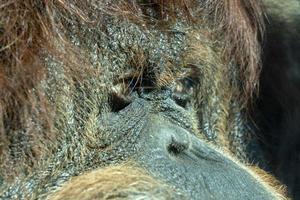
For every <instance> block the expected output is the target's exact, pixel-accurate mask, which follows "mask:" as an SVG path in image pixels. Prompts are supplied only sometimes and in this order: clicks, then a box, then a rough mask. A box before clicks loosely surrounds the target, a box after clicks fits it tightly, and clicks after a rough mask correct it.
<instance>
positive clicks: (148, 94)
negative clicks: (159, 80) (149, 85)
mask: <svg viewBox="0 0 300 200" xmlns="http://www.w3.org/2000/svg"><path fill="white" fill-rule="evenodd" d="M139 97H140V98H143V99H145V100H148V101H159V100H165V99H167V98H169V97H171V89H170V88H167V87H164V88H155V89H152V90H146V89H144V88H142V89H141V90H139Z"/></svg>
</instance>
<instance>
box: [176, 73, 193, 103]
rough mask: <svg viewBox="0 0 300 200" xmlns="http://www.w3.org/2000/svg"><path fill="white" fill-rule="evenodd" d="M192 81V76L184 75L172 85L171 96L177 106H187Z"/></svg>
mask: <svg viewBox="0 0 300 200" xmlns="http://www.w3.org/2000/svg"><path fill="white" fill-rule="evenodd" d="M194 83H195V82H194V80H193V78H191V77H185V78H183V79H181V80H179V81H178V82H177V83H176V85H175V86H174V87H173V92H172V98H173V100H174V101H175V102H176V103H177V104H178V105H179V106H181V107H183V108H186V107H187V105H188V103H189V102H190V100H191V98H192V94H193V87H194Z"/></svg>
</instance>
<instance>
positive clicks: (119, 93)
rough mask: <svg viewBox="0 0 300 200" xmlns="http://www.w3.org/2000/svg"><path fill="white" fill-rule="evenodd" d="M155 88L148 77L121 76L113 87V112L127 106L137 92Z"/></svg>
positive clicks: (145, 91)
mask: <svg viewBox="0 0 300 200" xmlns="http://www.w3.org/2000/svg"><path fill="white" fill-rule="evenodd" d="M153 89H154V84H153V82H152V81H151V80H150V79H149V78H147V77H143V76H140V75H138V76H135V75H131V76H127V77H122V78H120V79H119V80H117V81H116V82H115V83H114V86H113V87H112V88H111V95H110V99H109V103H110V107H111V110H112V112H118V111H120V110H122V109H124V108H126V107H127V106H128V105H129V104H130V103H131V102H132V101H133V98H135V97H136V96H135V95H137V93H141V92H142V93H147V92H148V91H151V90H153Z"/></svg>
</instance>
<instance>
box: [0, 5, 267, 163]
mask: <svg viewBox="0 0 300 200" xmlns="http://www.w3.org/2000/svg"><path fill="white" fill-rule="evenodd" d="M196 4H197V5H196ZM145 6H146V7H147V6H148V7H151V8H154V9H155V10H156V15H154V16H149V15H147V13H145ZM93 9H94V8H93V3H92V1H81V0H75V1H71V0H57V1H55V0H44V1H40V0H12V1H8V0H7V1H3V3H2V4H1V5H0V140H1V145H0V155H1V160H0V166H1V167H2V165H3V163H5V162H3V160H2V159H3V157H2V155H5V154H7V153H9V151H10V149H9V148H11V147H9V145H10V144H11V143H14V144H20V145H21V144H22V143H21V142H22V140H28V141H30V142H34V143H35V145H32V149H30V150H29V151H27V152H26V153H25V154H26V156H27V157H30V158H37V157H39V156H41V154H43V151H45V150H44V149H43V146H45V145H46V144H47V142H45V141H52V140H53V141H55V140H57V139H56V138H57V137H56V135H55V131H52V129H53V120H52V118H53V108H52V107H51V103H50V102H48V100H47V97H46V96H45V94H44V93H43V91H42V90H43V89H42V87H41V84H42V81H43V80H45V79H47V76H48V74H47V70H46V62H45V57H46V56H45V55H47V56H49V57H54V58H55V59H56V60H58V61H60V62H61V63H63V65H64V67H65V70H66V71H67V72H68V73H66V74H67V75H68V76H70V78H69V79H68V80H70V81H72V80H73V81H74V80H81V81H84V77H85V76H88V75H87V74H88V73H101V72H98V71H93V68H92V67H88V66H90V64H89V61H87V59H86V58H85V56H84V55H85V52H83V50H81V49H79V48H78V47H75V46H74V45H73V44H72V43H71V41H69V39H68V37H67V36H66V34H65V32H66V30H67V27H65V24H64V23H63V22H62V21H61V19H66V18H67V16H70V15H71V16H75V17H76V18H77V19H78V20H79V21H81V22H82V23H90V24H93V22H94V21H95V20H98V19H90V18H89V17H88V13H89V12H92V11H93ZM103 10H104V12H106V13H108V14H111V15H116V16H118V15H120V16H122V17H124V16H125V17H126V18H127V19H129V20H132V21H133V22H136V23H139V22H140V21H143V22H149V23H150V22H152V21H153V18H155V20H156V22H172V21H173V20H175V19H176V17H185V18H186V19H187V22H189V23H193V22H195V21H197V19H198V18H199V17H203V16H202V15H204V16H206V17H207V20H211V24H212V27H213V29H214V30H215V31H214V32H215V33H216V38H219V39H221V40H222V41H224V58H223V59H224V62H226V63H227V64H228V66H229V65H231V64H232V63H233V64H235V65H236V66H237V68H236V70H237V74H238V77H237V79H238V80H240V81H239V82H237V83H236V84H237V86H238V87H240V89H241V91H240V92H239V94H238V95H239V99H240V101H241V104H244V105H245V103H246V101H247V100H248V99H249V98H250V97H251V96H252V93H253V91H254V89H255V88H256V85H257V81H258V74H259V72H260V59H259V57H260V45H259V38H260V36H261V34H262V32H263V22H262V11H261V8H260V3H259V1H256V0H206V1H201V3H199V2H196V1H193V0H192V1H187V0H178V1H175V0H171V1H169V0H145V1H138V0H132V1H122V0H120V1H117V3H116V4H113V5H111V4H105V7H104V8H103ZM178 13H181V15H180V14H178ZM197 13H201V15H197ZM99 20H101V19H99ZM158 24H159V25H161V27H163V26H164V23H158ZM103 26H105V24H103ZM224 66H226V65H224ZM240 85H241V86H240ZM28 121H30V122H28ZM28 124H30V126H31V127H27V126H28ZM20 130H25V131H20ZM16 140H20V141H19V142H15V141H16ZM12 141H14V142H12ZM16 148H17V147H16ZM18 148H27V146H26V147H25V146H24V147H22V146H21V147H18ZM30 148H31V147H30ZM22 151H25V150H23V149H22ZM28 152H30V153H28ZM4 158H5V156H4ZM33 160H35V159H31V161H30V162H32V161H33ZM21 162H22V161H21ZM24 162H26V163H27V165H30V166H31V165H34V163H28V162H29V161H26V160H25V161H24Z"/></svg>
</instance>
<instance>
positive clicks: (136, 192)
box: [48, 166, 185, 200]
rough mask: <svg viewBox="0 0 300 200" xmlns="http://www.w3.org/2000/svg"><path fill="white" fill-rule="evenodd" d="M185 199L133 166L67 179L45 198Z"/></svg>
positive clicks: (113, 168)
mask: <svg viewBox="0 0 300 200" xmlns="http://www.w3.org/2000/svg"><path fill="white" fill-rule="evenodd" d="M144 198H146V199H147V198H151V199H156V198H157V199H185V197H184V196H183V195H182V194H181V193H179V192H178V191H176V190H175V189H173V188H171V187H170V186H168V185H166V184H165V183H162V182H159V181H157V180H155V179H154V178H153V177H151V176H149V175H148V174H147V173H146V172H144V171H143V170H141V169H139V168H135V167H133V166H111V167H108V168H103V169H98V170H94V171H92V172H88V173H86V174H83V175H81V176H78V177H74V178H71V179H70V180H69V181H68V182H66V183H65V184H64V186H63V188H62V189H59V190H58V191H56V192H55V193H53V194H52V195H50V196H49V197H48V199H52V200H56V199H65V200H67V199H70V200H71V199H81V200H88V199H144Z"/></svg>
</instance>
